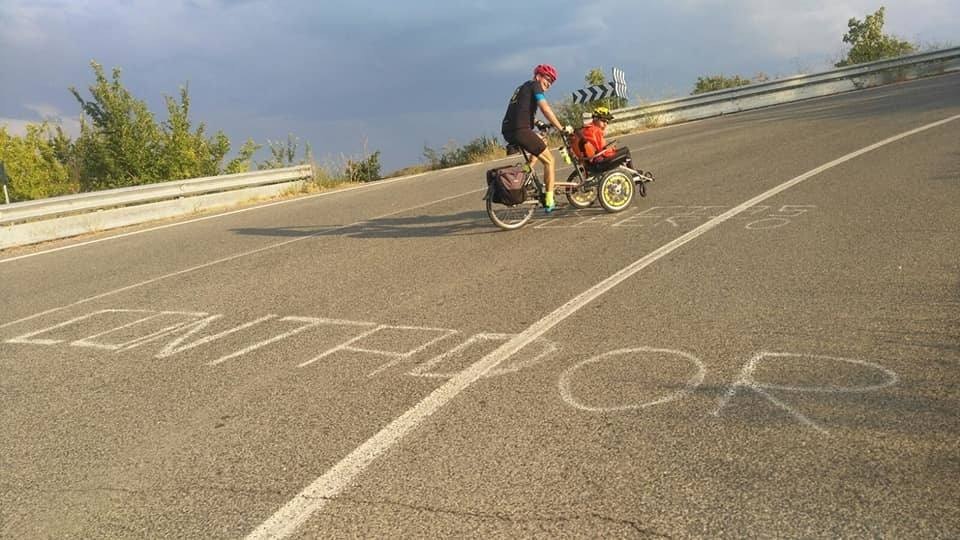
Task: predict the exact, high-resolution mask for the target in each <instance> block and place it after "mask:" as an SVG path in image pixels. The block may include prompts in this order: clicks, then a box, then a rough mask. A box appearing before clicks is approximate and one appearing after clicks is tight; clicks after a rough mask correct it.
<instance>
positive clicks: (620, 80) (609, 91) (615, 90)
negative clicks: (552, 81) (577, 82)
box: [573, 68, 627, 103]
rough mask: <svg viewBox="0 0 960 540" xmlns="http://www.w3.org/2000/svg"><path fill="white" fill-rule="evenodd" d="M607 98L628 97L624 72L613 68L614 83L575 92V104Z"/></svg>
mask: <svg viewBox="0 0 960 540" xmlns="http://www.w3.org/2000/svg"><path fill="white" fill-rule="evenodd" d="M606 97H620V98H624V99H626V97H627V81H626V78H625V77H624V74H623V70H621V69H619V68H613V82H608V83H604V84H597V85H594V86H589V87H587V88H581V89H580V90H576V91H574V92H573V102H574V103H589V102H591V101H596V100H598V99H603V98H606Z"/></svg>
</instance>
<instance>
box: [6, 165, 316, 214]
mask: <svg viewBox="0 0 960 540" xmlns="http://www.w3.org/2000/svg"><path fill="white" fill-rule="evenodd" d="M312 176H313V167H312V166H310V165H300V166H297V167H287V168H284V169H271V170H266V171H256V172H248V173H238V174H228V175H223V176H208V177H204V178H192V179H189V180H174V181H171V182H160V183H156V184H147V185H143V186H134V187H126V188H117V189H107V190H103V191H91V192H87V193H79V194H77V195H66V196H63V197H51V198H49V199H40V200H36V201H24V202H18V203H13V204H9V205H3V206H0V225H10V224H13V223H20V222H28V221H37V220H43V219H50V218H54V217H58V216H64V215H69V214H77V213H82V212H91V211H95V210H102V209H106V208H115V207H121V206H130V205H137V204H145V203H151V202H156V201H163V200H169V199H177V198H180V197H190V196H195V195H202V194H206V193H216V192H222V191H232V190H238V189H245V188H250V187H256V186H264V185H269V184H279V183H284V182H291V181H295V180H302V179H305V178H310V177H312Z"/></svg>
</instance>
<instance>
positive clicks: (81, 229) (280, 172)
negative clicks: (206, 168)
mask: <svg viewBox="0 0 960 540" xmlns="http://www.w3.org/2000/svg"><path fill="white" fill-rule="evenodd" d="M312 176H313V168H312V167H311V166H310V165H301V166H297V167H287V168H284V169H272V170H266V171H256V172H249V173H239V174H229V175H222V176H210V177H204V178H192V179H188V180H175V181H172V182H159V183H156V184H147V185H143V186H133V187H126V188H118V189H107V190H102V191H91V192H86V193H78V194H76V195H67V196H63V197H50V198H48V199H39V200H35V201H24V202H19V203H13V204H7V205H2V206H0V249H6V248H9V247H14V246H23V245H28V244H35V243H38V242H45V241H47V240H55V239H58V238H68V237H71V236H77V235H80V234H87V233H91V232H97V231H105V230H109V229H114V228H117V227H126V226H128V225H136V224H138V223H144V222H147V221H154V220H158V219H169V218H175V217H181V216H185V215H190V214H194V213H197V212H202V211H209V210H217V209H221V208H226V207H230V206H235V205H237V204H240V203H243V202H246V201H251V200H257V199H265V198H271V197H275V196H277V195H281V194H283V193H285V192H290V191H296V190H300V189H302V188H303V186H304V181H305V180H306V179H308V178H312Z"/></svg>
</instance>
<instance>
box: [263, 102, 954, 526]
mask: <svg viewBox="0 0 960 540" xmlns="http://www.w3.org/2000/svg"><path fill="white" fill-rule="evenodd" d="M957 119H960V115H955V116H951V117H950V118H947V119H944V120H940V121H938V122H933V123H931V124H927V125H925V126H922V127H919V128H916V129H912V130H910V131H906V132H904V133H901V134H899V135H895V136H893V137H889V138H887V139H884V140H882V141H880V142H878V143H875V144H872V145H870V146H867V147H865V148H861V149H860V150H857V151H855V152H851V153H849V154H847V155H845V156H842V157H839V158H837V159H835V160H833V161H830V162H829V163H825V164H824V165H821V166H819V167H817V168H815V169H813V170H811V171H809V172H807V173H804V174H802V175H800V176H797V177H795V178H793V179H790V180H787V181H786V182H784V183H782V184H780V185H778V186H776V187H774V188H772V189H769V190H767V191H765V192H763V193H761V194H760V195H757V196H756V197H753V198H751V199H750V200H748V201H746V202H744V203H742V204H740V205H738V206H736V207H734V208H732V209H730V210H728V211H726V212H724V213H723V214H720V215H719V216H717V217H715V218H713V219H711V220H709V221H707V222H706V223H704V224H703V225H700V226H699V227H697V228H695V229H693V230H691V231H689V232H687V233H685V234H683V235H681V236H679V237H678V238H676V239H674V240H673V241H671V242H668V243H666V244H664V245H663V246H661V247H660V248H658V249H656V250H654V251H652V252H651V253H649V254H647V255H645V256H643V257H641V258H640V259H637V260H636V261H634V262H633V263H631V264H630V265H628V266H626V267H625V268H623V269H622V270H620V271H618V272H616V273H615V274H613V275H612V276H610V277H608V278H607V279H605V280H603V281H601V282H600V283H598V284H596V285H594V286H593V287H591V288H589V289H587V290H586V291H584V292H582V293H580V294H579V295H577V296H576V297H574V298H572V299H570V300H569V301H568V302H566V303H565V304H563V305H562V306H560V307H559V308H557V309H555V310H554V311H553V312H551V313H550V314H548V315H547V316H546V317H544V318H542V319H540V320H539V321H537V322H535V323H533V324H532V325H530V327H529V328H527V329H526V330H524V331H523V332H521V333H520V334H517V335H516V336H515V337H514V338H512V339H511V340H510V341H508V342H506V343H504V344H503V345H501V346H500V347H497V348H496V349H495V350H494V351H492V352H491V353H489V354H487V355H486V356H484V357H483V358H481V359H480V360H478V361H477V362H475V363H474V364H473V365H471V366H470V367H468V368H466V369H464V370H463V371H461V372H460V373H458V374H457V375H456V376H455V377H453V378H452V379H450V380H449V381H447V382H446V383H445V384H443V385H442V386H440V387H439V388H437V389H436V390H434V391H433V392H432V393H430V395H428V396H427V397H425V398H424V399H423V400H421V401H420V402H419V403H417V404H416V405H414V406H413V408H411V409H410V410H408V411H407V412H405V413H404V414H402V415H401V416H400V417H399V418H397V419H395V420H393V421H392V422H390V423H389V424H387V425H386V426H384V427H383V428H382V429H381V430H380V431H378V432H377V433H376V434H374V435H373V436H372V437H370V438H369V439H367V441H366V442H364V443H363V444H361V445H360V446H358V447H357V448H356V449H354V450H353V451H352V452H350V454H348V455H347V456H345V457H344V458H343V459H341V460H340V461H339V462H337V463H336V464H335V465H334V466H333V467H331V468H330V470H328V471H327V472H326V473H324V474H323V475H322V476H320V477H319V478H317V479H316V480H314V481H313V482H311V483H310V484H309V485H308V486H307V487H305V488H304V489H303V490H302V491H301V492H300V493H298V494H297V495H296V496H294V498H293V499H291V500H290V501H289V502H288V503H286V504H285V505H283V507H281V508H280V509H279V510H277V511H276V513H274V514H273V515H272V516H270V517H269V518H267V519H266V521H264V522H263V523H261V524H260V525H259V526H258V527H257V528H256V529H255V530H254V531H253V532H251V533H250V535H249V536H248V538H250V539H256V538H283V537H286V536H289V535H290V534H292V533H293V532H294V531H296V529H297V528H298V527H299V526H300V525H302V524H303V523H304V522H305V521H306V520H307V519H309V518H310V516H311V515H312V514H313V513H314V512H316V511H317V510H320V509H321V508H323V506H324V505H325V504H326V502H327V501H328V500H329V499H330V498H332V497H335V496H337V495H338V494H339V493H340V492H341V491H343V490H344V489H345V488H346V487H347V486H349V485H350V483H351V482H353V479H354V478H356V477H357V475H359V474H360V473H361V472H363V470H364V469H366V468H367V466H368V465H370V463H371V462H373V460H375V459H376V458H377V457H379V456H380V455H381V454H383V453H384V452H386V451H387V450H389V449H390V448H391V447H392V446H393V445H394V444H395V443H396V442H397V441H399V440H400V439H401V438H402V437H403V436H404V435H406V434H407V433H409V432H411V431H413V430H414V429H416V428H417V427H418V426H419V425H420V424H422V423H423V422H424V420H426V419H427V418H428V417H429V416H430V415H431V414H433V413H434V412H436V411H437V410H439V409H440V408H442V407H443V406H444V405H446V404H447V403H448V402H450V401H451V400H452V399H453V398H455V397H456V396H457V395H458V394H459V393H460V392H462V391H463V390H465V389H466V388H468V387H469V386H470V385H472V384H473V383H474V382H476V381H477V380H479V379H480V378H481V377H483V376H484V374H485V373H486V372H487V371H489V370H491V369H493V368H494V367H495V366H497V364H499V363H501V362H502V361H504V360H505V359H507V358H509V357H510V356H512V355H513V354H514V353H516V352H517V351H519V350H520V349H522V348H523V347H524V346H526V345H528V344H530V343H531V342H532V341H533V340H535V339H537V338H538V337H540V336H542V335H543V334H545V333H546V332H547V331H548V330H550V329H551V328H553V327H554V326H556V325H557V324H559V323H560V322H562V321H563V320H565V319H566V318H567V317H569V316H570V315H572V314H574V313H576V312H577V311H578V310H580V309H581V308H583V307H584V306H585V305H587V304H588V303H590V302H592V301H593V300H594V299H596V298H597V297H599V296H601V295H602V294H604V293H606V292H607V291H609V290H610V289H612V288H614V287H616V286H617V285H619V284H620V283H622V282H624V281H626V280H627V279H628V278H630V277H631V276H633V275H634V274H636V273H637V272H639V271H640V270H642V269H644V268H646V267H647V266H650V265H651V264H653V263H654V262H656V261H657V260H659V259H661V258H663V257H665V256H667V255H669V254H670V253H672V252H674V251H676V250H677V249H679V248H680V247H681V246H683V245H684V244H686V243H688V242H690V241H692V240H694V239H696V238H698V237H700V236H701V235H703V234H705V233H706V232H708V231H710V230H712V229H714V228H716V227H717V226H719V225H720V224H722V223H723V222H725V221H727V220H728V219H730V218H732V217H734V216H736V215H737V214H739V213H740V212H742V211H744V210H745V209H747V208H750V207H751V206H755V205H757V204H759V203H761V202H763V201H765V200H767V199H769V198H771V197H773V196H775V195H777V194H779V193H781V192H783V191H785V190H787V189H789V188H791V187H793V186H795V185H797V184H799V183H800V182H803V181H804V180H806V179H808V178H810V177H812V176H815V175H817V174H820V173H821V172H823V171H826V170H828V169H831V168H833V167H836V166H837V165H840V164H842V163H846V162H847V161H850V160H851V159H854V158H856V157H858V156H861V155H863V154H865V153H867V152H870V151H872V150H876V149H877V148H880V147H883V146H885V145H887V144H890V143H893V142H895V141H899V140H900V139H903V138H905V137H909V136H910V135H914V134H916V133H920V132H923V131H926V130H928V129H932V128H934V127H937V126H941V125H943V124H946V123H947V122H952V121H954V120H957Z"/></svg>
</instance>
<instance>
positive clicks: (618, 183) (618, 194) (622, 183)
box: [597, 167, 636, 212]
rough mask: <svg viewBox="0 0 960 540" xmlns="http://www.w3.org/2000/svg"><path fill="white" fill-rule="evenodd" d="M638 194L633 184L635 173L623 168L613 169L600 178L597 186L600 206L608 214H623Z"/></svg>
mask: <svg viewBox="0 0 960 540" xmlns="http://www.w3.org/2000/svg"><path fill="white" fill-rule="evenodd" d="M635 192H636V190H635V188H634V184H633V171H631V170H629V169H625V168H623V167H617V168H616V169H611V170H609V171H607V172H605V173H603V176H601V177H600V185H599V186H597V195H599V197H598V198H599V199H600V206H602V207H603V209H604V210H606V211H607V212H622V211H624V210H626V209H627V208H628V207H629V206H630V203H631V202H632V201H633V194H634V193H635Z"/></svg>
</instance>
